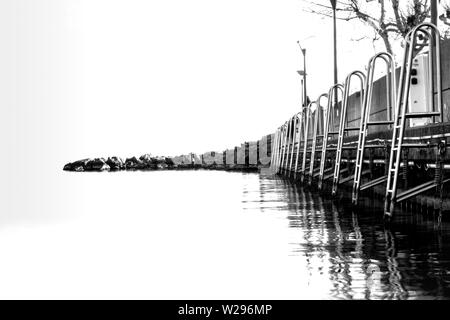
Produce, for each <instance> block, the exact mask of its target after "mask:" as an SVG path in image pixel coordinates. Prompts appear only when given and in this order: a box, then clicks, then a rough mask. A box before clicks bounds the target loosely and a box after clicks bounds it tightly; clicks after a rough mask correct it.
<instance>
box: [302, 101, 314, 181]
mask: <svg viewBox="0 0 450 320" xmlns="http://www.w3.org/2000/svg"><path fill="white" fill-rule="evenodd" d="M313 105H316V109H318V108H317V103H316V101H312V102H310V103H309V104H308V106H307V107H306V112H305V130H304V136H303V137H304V142H303V159H302V160H303V161H302V169H301V175H300V179H301V181H302V182H303V179H304V177H305V173H306V158H307V155H308V135H309V121H310V119H311V116H312V111H311V107H312V106H313Z"/></svg>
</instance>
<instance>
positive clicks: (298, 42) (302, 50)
mask: <svg viewBox="0 0 450 320" xmlns="http://www.w3.org/2000/svg"><path fill="white" fill-rule="evenodd" d="M297 44H298V46H299V48H300V51H301V52H302V54H303V70H300V71H297V72H298V74H299V75H300V76H303V106H304V107H306V106H307V104H308V96H307V95H306V49H303V48H302V46H301V44H300V41H297Z"/></svg>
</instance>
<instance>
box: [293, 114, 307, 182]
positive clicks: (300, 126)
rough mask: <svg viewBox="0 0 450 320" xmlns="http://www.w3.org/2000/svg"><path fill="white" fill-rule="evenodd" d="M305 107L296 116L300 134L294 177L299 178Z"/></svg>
mask: <svg viewBox="0 0 450 320" xmlns="http://www.w3.org/2000/svg"><path fill="white" fill-rule="evenodd" d="M304 109H305V108H304V107H303V108H302V111H300V112H299V113H297V114H296V117H297V119H298V123H299V126H298V135H297V154H296V157H295V167H294V179H297V174H298V168H299V161H300V159H299V157H300V149H301V145H302V140H303V139H302V138H303V124H304V118H305V117H304Z"/></svg>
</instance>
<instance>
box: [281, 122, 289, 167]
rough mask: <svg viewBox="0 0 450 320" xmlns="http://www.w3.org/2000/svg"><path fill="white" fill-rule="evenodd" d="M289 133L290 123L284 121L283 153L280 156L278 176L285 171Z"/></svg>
mask: <svg viewBox="0 0 450 320" xmlns="http://www.w3.org/2000/svg"><path fill="white" fill-rule="evenodd" d="M290 131H291V123H290V121H286V123H285V129H284V135H283V140H284V142H283V152H282V154H281V170H280V174H281V175H284V173H285V171H286V166H285V163H286V159H287V153H288V149H289V133H290Z"/></svg>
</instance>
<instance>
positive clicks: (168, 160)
mask: <svg viewBox="0 0 450 320" xmlns="http://www.w3.org/2000/svg"><path fill="white" fill-rule="evenodd" d="M164 163H165V164H167V165H168V166H169V167H173V166H174V165H175V163H174V162H173V160H172V158H168V157H166V158H165V159H164Z"/></svg>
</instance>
